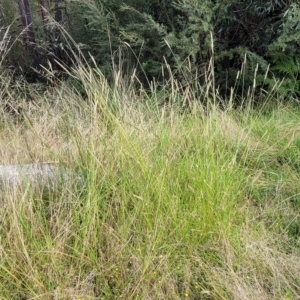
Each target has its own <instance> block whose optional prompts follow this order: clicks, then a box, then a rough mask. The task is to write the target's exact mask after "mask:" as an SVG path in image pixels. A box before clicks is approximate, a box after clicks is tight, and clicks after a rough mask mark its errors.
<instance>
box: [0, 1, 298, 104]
mask: <svg viewBox="0 0 300 300" xmlns="http://www.w3.org/2000/svg"><path fill="white" fill-rule="evenodd" d="M25 2H28V0H18V3H19V7H22V5H24V3H25ZM0 4H1V6H0V12H1V18H0V26H2V31H1V34H2V37H3V38H2V45H1V50H2V51H3V50H5V49H7V48H11V50H10V51H9V53H8V54H7V55H6V56H5V57H3V58H2V64H1V65H2V69H3V70H6V71H9V72H10V73H13V74H14V75H23V76H24V75H25V77H26V78H27V79H28V78H30V77H31V79H34V80H36V79H37V77H38V76H37V75H36V73H35V74H33V73H32V72H33V70H32V68H31V67H32V66H34V68H35V69H37V70H38V71H39V72H42V70H41V69H40V68H39V67H38V66H39V64H41V65H42V66H44V67H47V68H48V67H49V61H50V63H51V67H52V68H53V69H54V70H56V71H58V72H62V71H63V70H64V68H63V67H62V65H61V64H63V65H64V66H65V67H71V66H72V65H74V64H76V60H74V57H72V55H71V51H70V48H72V47H73V50H74V43H73V42H72V41H75V43H76V44H77V45H78V47H79V48H80V50H81V52H82V54H83V55H84V56H85V58H86V59H87V61H88V62H91V60H94V61H95V62H96V64H97V66H99V67H100V69H101V71H102V72H103V73H104V74H105V76H106V77H107V78H109V79H111V82H113V76H112V74H113V72H114V71H116V69H117V71H120V72H121V73H122V75H123V76H125V74H127V76H131V74H133V73H134V74H135V76H137V77H138V79H139V81H140V82H141V83H142V84H143V85H144V87H145V88H149V87H150V85H151V82H153V80H154V81H155V82H158V83H162V84H165V83H166V82H167V81H168V80H169V79H170V77H171V76H175V78H176V79H177V80H178V82H179V83H180V84H181V86H182V89H183V90H185V87H186V85H189V86H190V85H191V84H196V83H200V84H203V83H204V81H205V78H206V72H207V68H208V66H209V65H210V64H211V59H212V57H213V59H214V64H215V65H214V80H215V84H216V87H217V88H218V90H219V92H220V93H222V94H223V95H228V94H230V89H231V88H235V92H236V94H239V96H241V98H243V96H244V95H245V94H246V93H247V91H248V88H249V87H252V85H253V78H254V76H256V82H255V85H256V88H257V89H272V87H273V86H274V85H275V84H276V82H277V80H280V81H281V80H283V82H282V83H281V85H280V88H279V89H278V92H279V93H281V95H283V96H291V95H297V94H298V93H299V82H298V72H299V68H300V67H299V34H300V32H299V31H300V26H299V14H300V8H299V4H298V1H296V0H294V1H293V0H270V1H265V0H257V1H238V0H216V1H213V0H201V1H200V0H199V1H195V0H193V1H192V0H175V1H171V0H150V1H149V0H138V1H136V0H127V1H121V0H113V1H111V0H109V1H108V0H88V1H78V0H54V1H45V0H31V1H29V4H31V19H30V20H29V21H32V25H33V26H32V28H31V27H30V30H25V28H26V26H25V25H29V23H28V22H27V23H26V22H25V21H24V20H23V19H22V18H19V17H18V15H19V14H20V9H18V7H17V5H16V3H15V2H13V1H10V0H2V1H1V2H0ZM21 12H22V10H21ZM21 20H22V22H21ZM27 21H28V20H27ZM8 26H10V27H8ZM6 29H7V31H6ZM22 29H23V33H22ZM27 29H28V28H27ZM24 30H25V31H24ZM31 30H32V34H34V36H33V35H28V32H31ZM64 30H65V31H64ZM66 32H67V33H66ZM33 45H34V47H33ZM57 60H58V62H57ZM245 60H247V61H248V63H247V64H245V63H244V62H245ZM120 61H121V62H122V65H120ZM170 71H171V73H170ZM241 71H242V72H243V78H242V79H241V78H240V80H236V78H237V76H238V73H239V72H241ZM266 72H267V75H266ZM239 74H240V73H239ZM45 76H46V75H45ZM32 77H33V78H32ZM40 79H41V78H40ZM128 80H130V78H128Z"/></svg>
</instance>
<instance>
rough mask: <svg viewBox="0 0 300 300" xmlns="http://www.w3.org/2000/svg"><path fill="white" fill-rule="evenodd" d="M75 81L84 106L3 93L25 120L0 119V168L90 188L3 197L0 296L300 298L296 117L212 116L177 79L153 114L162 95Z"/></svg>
mask: <svg viewBox="0 0 300 300" xmlns="http://www.w3.org/2000/svg"><path fill="white" fill-rule="evenodd" d="M73 76H74V77H75V78H76V80H78V81H79V82H80V83H81V84H82V87H83V88H84V94H83V95H80V94H79V93H77V92H76V91H75V90H74V89H73V88H72V85H68V84H66V83H64V82H61V84H60V85H58V86H56V87H54V88H50V87H49V89H48V90H46V91H43V93H42V92H39V91H38V90H37V89H34V88H32V87H31V88H30V92H31V94H32V95H33V100H32V101H30V102H28V101H26V99H25V98H22V95H19V94H12V93H10V92H11V91H10V85H5V86H3V89H5V91H6V93H2V96H3V99H1V101H3V102H5V103H7V101H9V103H10V104H12V105H17V106H18V108H21V110H12V112H10V113H8V112H7V111H5V110H3V111H2V112H1V114H2V119H1V121H0V128H1V129H0V153H1V155H0V162H1V164H11V163H14V164H22V163H29V162H30V163H31V162H40V161H51V162H52V161H54V162H56V163H59V164H62V165H65V166H68V167H69V168H72V169H74V170H76V171H77V172H78V173H80V174H82V176H83V177H84V178H85V180H86V188H85V190H84V191H76V190H75V189H74V190H72V189H68V188H65V189H64V190H62V191H60V192H59V193H57V194H55V195H52V196H51V197H49V198H46V199H45V198H44V197H43V195H41V194H37V193H35V192H33V191H31V190H29V189H26V188H24V189H20V190H18V191H15V192H11V193H8V192H6V193H2V194H1V209H0V223H1V226H0V299H78V300H79V299H239V300H240V299H298V298H299V295H300V275H299V274H300V263H299V254H300V253H299V249H298V247H299V237H298V236H299V231H300V229H299V228H300V220H299V211H300V210H299V207H300V203H299V187H298V182H299V163H298V158H299V154H300V143H299V138H300V137H299V136H298V131H299V125H298V124H299V118H300V114H299V112H298V111H297V110H296V109H294V108H293V107H292V106H291V105H276V107H272V108H271V109H269V110H264V111H258V110H255V109H253V108H252V107H251V105H250V106H248V109H247V110H236V111H234V110H233V109H232V107H231V104H229V106H228V107H227V108H228V109H226V107H225V106H224V103H223V109H222V110H221V109H219V108H218V107H217V104H216V103H217V101H216V100H217V99H216V97H217V94H216V93H215V91H214V94H213V97H212V98H213V99H214V101H212V102H213V104H211V105H208V106H207V107H209V109H205V108H203V107H202V106H201V105H200V104H199V103H200V102H199V101H198V99H197V97H196V95H204V96H205V97H206V98H205V99H204V100H207V101H206V102H207V103H209V102H210V100H209V99H210V95H211V94H210V89H211V84H209V85H208V90H206V91H205V87H204V90H203V87H199V89H200V88H201V89H202V90H201V91H199V90H197V91H196V90H194V88H193V89H192V88H191V89H189V90H186V91H187V92H186V93H182V89H181V87H179V86H178V83H177V82H176V80H175V79H174V78H172V82H171V84H170V85H169V87H168V88H166V91H169V93H170V95H171V96H170V99H169V102H168V104H166V105H152V104H153V99H154V100H155V103H166V101H165V100H166V93H167V92H164V93H161V92H160V91H158V89H157V88H156V86H155V85H153V86H152V94H151V93H150V96H149V93H148V94H147V93H143V92H139V93H137V92H136V90H134V89H130V88H127V86H126V85H124V82H123V81H121V80H118V81H116V82H123V83H122V86H115V87H114V89H113V90H112V89H111V88H110V86H109V85H108V84H107V82H106V79H105V78H104V77H103V76H102V75H101V73H100V72H98V71H97V70H92V69H91V68H89V67H84V66H83V65H79V67H78V68H77V69H76V70H74V73H73ZM118 76H119V74H118ZM1 82H5V81H1ZM120 91H121V92H120ZM10 95H13V98H10V97H11V96H10ZM160 97H161V98H163V100H162V99H161V98H160ZM251 97H252V96H251ZM178 99H179V100H180V101H179V103H183V104H185V103H188V104H189V108H190V109H189V111H188V112H183V111H182V109H181V107H180V105H176V104H175V102H176V101H177V100H178ZM160 100H161V101H160ZM181 100H182V101H181ZM177 103H178V102H177ZM229 103H230V102H229ZM16 111H20V113H19V114H16V113H15V112H16Z"/></svg>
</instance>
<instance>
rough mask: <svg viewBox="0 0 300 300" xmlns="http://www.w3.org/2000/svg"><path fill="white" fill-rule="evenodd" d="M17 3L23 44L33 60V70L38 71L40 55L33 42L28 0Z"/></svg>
mask: <svg viewBox="0 0 300 300" xmlns="http://www.w3.org/2000/svg"><path fill="white" fill-rule="evenodd" d="M18 5H19V10H20V16H21V20H22V26H23V30H24V36H25V38H24V40H25V44H26V47H27V49H28V51H29V54H30V56H31V58H32V60H33V64H32V67H33V68H34V69H35V70H37V71H39V70H40V68H41V67H40V57H39V53H38V50H37V47H36V42H35V36H34V29H33V23H32V13H31V8H30V3H29V0H18ZM38 76H39V75H38Z"/></svg>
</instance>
